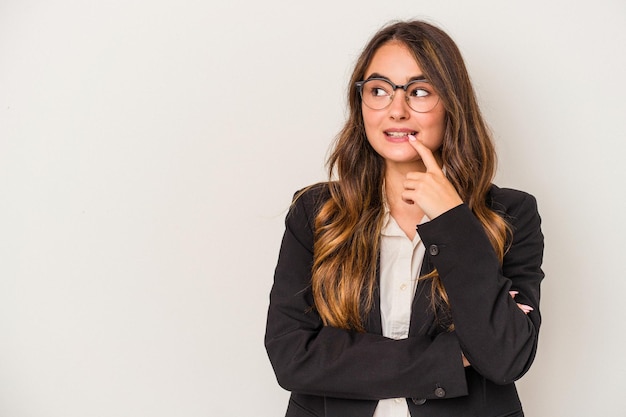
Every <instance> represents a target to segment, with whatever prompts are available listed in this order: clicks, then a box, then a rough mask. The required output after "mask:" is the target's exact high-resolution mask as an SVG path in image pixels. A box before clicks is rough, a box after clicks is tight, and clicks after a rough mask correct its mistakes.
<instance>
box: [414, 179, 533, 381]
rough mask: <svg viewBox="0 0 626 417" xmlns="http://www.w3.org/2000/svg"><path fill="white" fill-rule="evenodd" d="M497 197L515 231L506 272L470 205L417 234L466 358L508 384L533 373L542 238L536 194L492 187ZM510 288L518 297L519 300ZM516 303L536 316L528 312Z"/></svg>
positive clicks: (444, 215)
mask: <svg viewBox="0 0 626 417" xmlns="http://www.w3.org/2000/svg"><path fill="white" fill-rule="evenodd" d="M492 197H493V198H494V200H495V201H496V203H497V204H498V206H499V207H500V206H501V207H504V209H505V211H506V216H507V219H506V220H507V221H508V222H509V223H510V225H511V226H512V229H513V239H512V244H511V247H510V248H509V250H508V252H507V253H506V255H505V257H504V261H503V265H502V267H500V263H499V261H498V259H497V257H496V254H495V252H494V250H493V248H492V246H491V244H490V242H489V240H488V238H487V236H486V234H485V232H484V229H483V228H482V226H481V224H480V223H479V222H478V220H477V219H476V218H475V217H474V215H473V214H472V213H471V211H470V210H469V208H468V207H467V206H466V205H461V206H457V207H455V208H453V209H451V210H449V211H448V212H446V213H444V214H442V215H441V216H439V217H437V218H435V219H433V220H432V221H431V222H428V223H425V224H423V225H420V226H419V228H418V232H419V234H420V236H421V238H422V239H423V241H424V243H425V245H426V251H427V253H429V257H430V260H431V262H432V263H433V264H434V266H435V267H436V268H437V271H438V273H439V276H440V277H441V281H442V283H443V285H444V287H445V289H446V292H447V294H448V298H449V302H450V306H451V312H452V317H453V320H454V325H455V331H456V334H457V337H458V339H459V342H460V344H461V348H462V350H463V353H464V355H465V356H466V357H467V360H469V363H471V364H472V366H473V367H474V368H475V369H476V370H477V371H478V372H479V373H480V374H482V375H483V376H485V377H486V378H488V379H490V380H492V381H493V382H495V383H499V384H506V383H510V382H512V381H514V380H516V379H518V378H520V377H521V376H522V375H523V374H524V373H525V372H526V371H527V370H528V368H529V367H530V365H531V363H532V361H533V359H534V356H535V352H536V349H537V338H538V332H539V326H540V323H541V316H540V312H539V295H540V292H539V286H540V283H541V280H542V279H543V277H544V274H543V272H542V270H541V263H542V257H543V235H542V233H541V228H540V224H541V220H540V217H539V214H538V212H537V206H536V202H535V199H534V198H533V197H532V196H530V195H528V194H525V193H522V192H519V191H513V190H500V189H497V188H495V187H494V190H493V191H492ZM511 290H514V291H517V292H518V294H517V295H516V296H515V299H513V298H512V297H511V295H510V294H509V291H511ZM517 303H522V304H525V305H528V306H530V307H532V308H533V311H530V312H529V313H528V314H525V312H524V311H523V310H521V309H520V308H519V307H518V305H517Z"/></svg>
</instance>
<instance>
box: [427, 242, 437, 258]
mask: <svg viewBox="0 0 626 417" xmlns="http://www.w3.org/2000/svg"><path fill="white" fill-rule="evenodd" d="M428 253H430V254H431V256H437V255H438V254H439V246H437V245H430V246H429V247H428Z"/></svg>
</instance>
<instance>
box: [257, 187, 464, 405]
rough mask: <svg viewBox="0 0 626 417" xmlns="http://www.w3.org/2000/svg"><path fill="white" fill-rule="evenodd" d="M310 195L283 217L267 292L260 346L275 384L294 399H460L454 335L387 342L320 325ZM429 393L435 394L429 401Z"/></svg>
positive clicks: (461, 371)
mask: <svg viewBox="0 0 626 417" xmlns="http://www.w3.org/2000/svg"><path fill="white" fill-rule="evenodd" d="M313 194H315V193H313V192H311V191H309V192H307V193H305V194H304V195H303V196H301V197H300V198H298V199H297V200H296V202H295V203H294V204H293V205H292V207H291V210H290V211H289V213H288V215H287V218H286V222H285V224H286V229H285V234H284V237H283V240H282V245H281V249H280V254H279V259H278V264H277V266H276V270H275V275H274V284H273V287H272V290H271V293H270V305H269V310H268V317H267V328H266V335H265V346H266V349H267V353H268V356H269V358H270V362H271V363H272V366H273V368H274V371H275V374H276V377H277V379H278V382H279V384H280V385H281V386H282V387H283V388H285V389H287V390H289V391H293V392H298V393H301V394H310V395H319V396H328V397H336V398H350V399H362V400H378V399H383V398H394V397H406V398H410V397H413V398H426V399H434V398H440V397H441V392H442V390H438V388H443V389H444V392H445V393H446V394H445V395H446V397H458V396H463V395H467V384H466V380H465V372H464V368H463V364H462V360H461V348H460V345H459V342H458V340H457V337H456V335H455V333H453V332H452V333H440V334H438V335H436V336H434V337H431V336H422V337H411V338H408V339H403V340H393V339H389V338H386V337H383V336H381V335H375V334H370V333H357V332H353V331H348V330H343V329H338V328H334V327H330V326H324V325H323V323H322V321H321V318H320V317H319V315H318V314H317V312H316V311H315V308H314V304H313V298H312V294H311V289H310V281H311V265H312V262H313V232H312V227H313V226H312V220H313V216H314V212H315V207H316V205H317V204H316V200H317V198H315V197H314V196H313ZM435 391H437V392H438V394H439V395H436V394H435Z"/></svg>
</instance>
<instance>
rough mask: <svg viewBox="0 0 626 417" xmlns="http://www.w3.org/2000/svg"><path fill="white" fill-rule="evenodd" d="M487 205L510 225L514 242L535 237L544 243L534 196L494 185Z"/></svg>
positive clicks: (488, 196) (488, 195)
mask: <svg viewBox="0 0 626 417" xmlns="http://www.w3.org/2000/svg"><path fill="white" fill-rule="evenodd" d="M487 205H488V206H489V207H491V209H492V210H493V211H495V212H496V213H498V215H500V216H501V217H502V218H503V219H504V220H505V221H506V222H507V223H508V224H509V226H510V227H511V231H512V232H513V235H514V241H517V240H520V239H524V238H528V237H533V238H534V239H537V242H540V241H541V242H543V235H542V233H541V216H540V215H539V211H538V209H537V200H536V199H535V197H534V196H533V195H531V194H529V193H527V192H524V191H520V190H514V189H511V188H500V187H497V186H495V185H493V186H492V187H491V190H489V193H487Z"/></svg>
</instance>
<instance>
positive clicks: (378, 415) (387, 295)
mask: <svg viewBox="0 0 626 417" xmlns="http://www.w3.org/2000/svg"><path fill="white" fill-rule="evenodd" d="M428 220H429V219H428V217H426V216H424V218H423V219H422V221H421V222H420V224H421V223H424V222H426V221H428ZM425 251H426V249H425V247H424V244H423V243H422V240H421V238H420V236H419V234H417V233H416V234H415V237H414V238H413V241H411V240H410V239H409V238H408V237H407V235H406V234H405V233H404V231H403V230H402V229H401V228H400V226H399V225H398V223H397V222H396V220H395V219H394V218H393V217H392V216H391V214H390V213H389V210H388V209H387V211H386V213H385V219H384V223H383V229H382V233H381V245H380V313H381V321H382V328H383V336H386V337H389V338H392V339H406V338H407V337H408V336H409V322H410V319H411V304H412V303H413V296H414V295H415V290H416V288H417V281H418V278H419V273H420V269H421V267H422V260H423V259H424V253H425ZM409 415H410V414H409V407H408V405H407V402H406V399H405V398H389V399H385V400H380V401H379V402H378V406H377V407H376V412H375V413H374V416H373V417H407V416H409Z"/></svg>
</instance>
